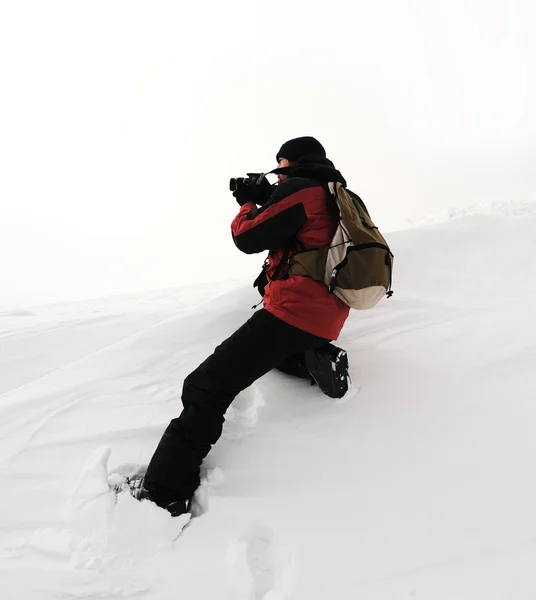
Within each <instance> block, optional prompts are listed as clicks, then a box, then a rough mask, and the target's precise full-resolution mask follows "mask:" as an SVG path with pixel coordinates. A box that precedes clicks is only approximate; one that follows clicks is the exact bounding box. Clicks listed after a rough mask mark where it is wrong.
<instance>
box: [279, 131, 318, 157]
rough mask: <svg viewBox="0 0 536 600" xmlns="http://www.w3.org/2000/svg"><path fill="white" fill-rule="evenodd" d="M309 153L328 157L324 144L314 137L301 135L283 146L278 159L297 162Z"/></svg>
mask: <svg viewBox="0 0 536 600" xmlns="http://www.w3.org/2000/svg"><path fill="white" fill-rule="evenodd" d="M308 155H314V156H320V157H322V158H326V151H325V150H324V146H322V144H321V143H320V142H319V141H318V140H316V139H315V138H314V137H310V136H305V137H299V138H294V139H293V140H289V141H288V142H285V143H284V144H283V145H282V146H281V148H280V150H279V152H278V153H277V156H276V161H277V162H279V161H280V160H281V159H282V158H286V159H287V160H290V162H296V161H297V160H298V159H299V158H301V157H302V156H308Z"/></svg>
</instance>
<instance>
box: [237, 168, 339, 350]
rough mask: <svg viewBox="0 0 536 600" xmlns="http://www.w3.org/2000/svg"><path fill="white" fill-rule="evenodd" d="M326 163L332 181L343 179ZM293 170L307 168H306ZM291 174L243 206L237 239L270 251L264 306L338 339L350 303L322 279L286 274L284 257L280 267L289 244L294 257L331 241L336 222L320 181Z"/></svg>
mask: <svg viewBox="0 0 536 600" xmlns="http://www.w3.org/2000/svg"><path fill="white" fill-rule="evenodd" d="M326 162H327V163H329V166H330V167H331V169H329V170H328V172H327V173H325V179H326V180H327V181H333V180H335V179H336V178H337V177H336V174H338V176H339V177H340V178H342V177H341V176H340V173H339V172H338V171H336V170H335V169H334V168H333V165H332V163H331V162H330V161H326ZM296 165H298V163H296ZM293 169H294V167H293ZM295 171H296V172H297V174H302V173H303V174H308V173H309V171H307V172H305V171H303V169H302V170H301V171H299V170H298V169H295ZM332 171H333V172H332ZM292 174H293V173H292V170H291V172H290V174H289V178H288V179H286V180H285V181H283V182H282V183H281V184H279V185H278V186H277V187H276V188H275V191H274V193H273V194H272V195H271V196H270V198H269V200H268V201H267V202H266V203H265V204H264V205H263V206H261V207H260V208H258V207H257V206H256V205H255V204H254V203H253V202H247V203H246V204H244V205H243V206H242V207H241V208H240V212H239V213H238V215H237V216H236V217H235V219H234V220H233V222H232V225H231V229H232V233H233V238H234V242H235V244H236V246H237V247H238V249H239V250H242V251H243V252H245V253H247V254H254V253H256V252H262V251H264V250H269V254H268V266H267V271H266V274H267V279H268V284H267V285H266V288H265V294H264V307H265V309H266V310H268V311H269V312H271V313H272V314H273V315H275V316H276V317H278V318H279V319H281V320H282V321H285V323H288V324H289V325H293V326H294V327H298V328H299V329H302V330H304V331H307V332H309V333H312V334H313V335H317V336H319V337H322V338H325V339H327V340H336V339H337V338H338V337H339V334H340V332H341V329H342V326H343V325H344V322H345V321H346V319H347V317H348V313H349V311H350V308H349V307H348V305H346V304H345V303H344V302H342V300H340V299H339V298H337V296H335V295H334V294H330V293H329V292H328V288H327V286H326V285H325V284H324V283H322V282H319V281H315V280H314V279H312V278H310V277H304V276H300V275H296V276H291V277H287V276H286V274H285V266H286V264H287V263H286V261H285V265H283V264H281V267H280V266H279V265H280V263H281V262H282V259H284V258H285V254H286V252H287V250H288V249H289V248H290V256H292V254H294V253H296V252H297V251H303V250H308V249H312V248H318V247H322V246H328V245H329V243H330V242H331V239H332V238H333V234H334V233H335V229H336V227H337V221H336V218H335V217H334V216H333V215H332V214H330V211H329V208H328V202H331V198H330V196H329V193H328V192H327V190H326V189H325V188H324V187H323V186H322V184H321V182H319V181H318V179H316V180H315V179H312V178H310V177H300V176H292ZM334 174H335V175H334ZM339 180H340V179H339ZM342 181H344V180H342ZM287 256H288V255H287Z"/></svg>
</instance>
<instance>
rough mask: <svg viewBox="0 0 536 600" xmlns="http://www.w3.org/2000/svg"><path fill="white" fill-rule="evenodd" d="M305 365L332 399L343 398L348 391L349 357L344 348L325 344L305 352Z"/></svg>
mask: <svg viewBox="0 0 536 600" xmlns="http://www.w3.org/2000/svg"><path fill="white" fill-rule="evenodd" d="M305 365H306V367H307V370H308V371H309V373H310V374H311V377H312V378H313V379H314V380H315V381H316V383H317V384H318V387H319V388H320V389H321V390H322V391H323V392H324V394H326V396H329V397H330V398H342V397H343V396H344V394H346V392H347V391H348V384H349V379H350V377H349V375H348V355H347V354H346V351H345V350H343V349H342V348H337V346H334V345H333V344H325V345H323V346H320V348H315V349H314V350H307V351H306V352H305Z"/></svg>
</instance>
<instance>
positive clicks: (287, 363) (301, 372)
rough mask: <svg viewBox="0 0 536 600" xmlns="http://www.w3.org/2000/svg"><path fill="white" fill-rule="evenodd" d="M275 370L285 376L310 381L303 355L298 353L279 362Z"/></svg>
mask: <svg viewBox="0 0 536 600" xmlns="http://www.w3.org/2000/svg"><path fill="white" fill-rule="evenodd" d="M276 369H277V370H278V371H281V373H285V375H292V376H293V377H300V378H301V379H309V381H311V374H310V373H309V371H308V370H307V367H306V366H305V353H304V352H298V354H292V355H291V356H289V357H287V358H285V360H283V361H282V362H280V363H279V364H278V365H277V366H276Z"/></svg>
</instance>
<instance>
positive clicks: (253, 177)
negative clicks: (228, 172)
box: [229, 173, 264, 192]
mask: <svg viewBox="0 0 536 600" xmlns="http://www.w3.org/2000/svg"><path fill="white" fill-rule="evenodd" d="M263 179H264V173H248V176H247V177H232V178H231V179H230V180H229V189H230V190H231V192H234V191H235V190H237V189H239V188H241V187H244V188H245V187H252V186H254V185H260V184H261V183H262V180H263Z"/></svg>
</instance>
